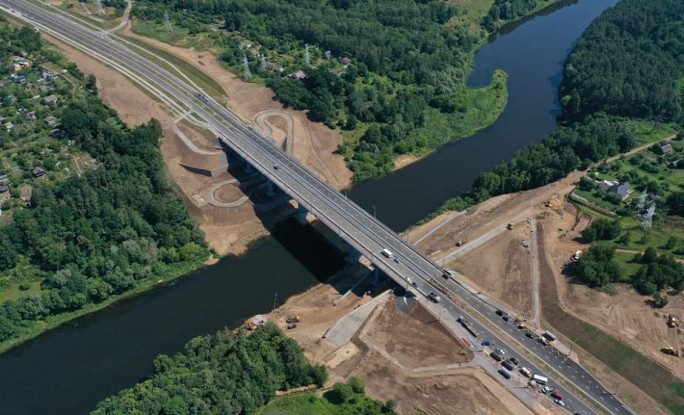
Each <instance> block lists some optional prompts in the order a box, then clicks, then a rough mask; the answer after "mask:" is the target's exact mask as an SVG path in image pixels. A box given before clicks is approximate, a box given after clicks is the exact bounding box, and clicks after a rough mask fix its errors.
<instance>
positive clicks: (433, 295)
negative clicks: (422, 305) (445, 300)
mask: <svg viewBox="0 0 684 415" xmlns="http://www.w3.org/2000/svg"><path fill="white" fill-rule="evenodd" d="M428 298H429V299H430V300H432V301H434V302H435V303H439V302H440V301H442V297H440V296H438V295H437V294H435V293H434V292H431V293H430V294H428Z"/></svg>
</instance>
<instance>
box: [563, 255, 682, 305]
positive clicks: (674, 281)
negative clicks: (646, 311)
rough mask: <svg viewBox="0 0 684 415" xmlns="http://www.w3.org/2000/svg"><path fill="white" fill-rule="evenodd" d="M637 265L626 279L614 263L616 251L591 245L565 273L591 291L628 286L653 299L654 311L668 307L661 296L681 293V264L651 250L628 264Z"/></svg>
mask: <svg viewBox="0 0 684 415" xmlns="http://www.w3.org/2000/svg"><path fill="white" fill-rule="evenodd" d="M631 262H632V263H636V264H639V265H640V266H639V269H638V270H637V272H636V273H634V275H626V274H625V273H624V272H623V271H622V269H621V268H620V265H619V264H618V263H617V261H616V260H615V247H614V246H612V245H611V244H609V243H606V242H599V243H594V244H593V245H592V246H591V247H590V248H589V250H588V251H587V252H585V253H584V255H582V257H581V258H580V259H579V261H577V262H576V263H573V264H571V265H569V266H568V271H569V272H570V273H571V274H573V275H575V276H577V277H578V278H579V279H580V280H581V281H582V282H583V283H585V284H587V285H588V286H590V287H592V288H604V287H606V286H607V285H608V284H610V283H627V284H630V285H631V286H632V287H634V288H635V289H636V290H637V291H638V292H639V293H640V294H642V295H652V296H653V304H654V306H656V307H659V308H660V307H664V306H665V305H667V297H665V296H662V295H661V294H660V293H661V292H662V291H663V290H666V289H672V290H673V291H674V292H676V293H681V292H682V291H684V264H681V263H680V262H677V260H676V259H675V258H673V257H672V256H671V255H658V253H657V252H656V250H655V249H654V248H653V247H648V248H646V250H645V251H644V253H643V254H636V255H635V256H634V258H633V259H632V261H631Z"/></svg>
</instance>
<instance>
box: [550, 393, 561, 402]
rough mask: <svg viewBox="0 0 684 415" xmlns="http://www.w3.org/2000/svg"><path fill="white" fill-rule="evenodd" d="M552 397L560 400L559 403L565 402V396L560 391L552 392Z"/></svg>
mask: <svg viewBox="0 0 684 415" xmlns="http://www.w3.org/2000/svg"><path fill="white" fill-rule="evenodd" d="M551 397H552V398H554V399H558V400H559V401H562V400H563V395H562V394H561V393H560V392H558V391H553V392H551Z"/></svg>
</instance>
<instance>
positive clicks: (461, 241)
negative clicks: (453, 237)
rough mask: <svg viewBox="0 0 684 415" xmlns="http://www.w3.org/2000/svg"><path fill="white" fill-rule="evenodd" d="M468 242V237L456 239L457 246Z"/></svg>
mask: <svg viewBox="0 0 684 415" xmlns="http://www.w3.org/2000/svg"><path fill="white" fill-rule="evenodd" d="M467 243H468V238H463V239H459V240H458V241H456V246H463V245H465V244H467Z"/></svg>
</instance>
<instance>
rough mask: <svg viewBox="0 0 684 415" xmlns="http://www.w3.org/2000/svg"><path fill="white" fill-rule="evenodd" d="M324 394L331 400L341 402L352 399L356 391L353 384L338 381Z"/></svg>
mask: <svg viewBox="0 0 684 415" xmlns="http://www.w3.org/2000/svg"><path fill="white" fill-rule="evenodd" d="M324 396H325V398H326V399H327V400H329V401H330V402H333V403H336V404H341V403H344V402H346V401H348V400H349V399H351V397H352V396H354V391H353V390H352V387H351V386H349V385H347V384H345V383H340V382H337V383H335V384H334V385H333V387H332V389H330V390H329V391H327V392H326V393H325V395H324Z"/></svg>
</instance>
